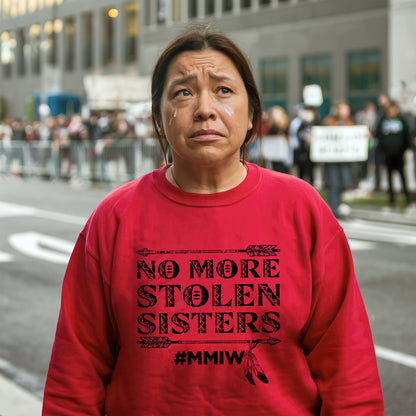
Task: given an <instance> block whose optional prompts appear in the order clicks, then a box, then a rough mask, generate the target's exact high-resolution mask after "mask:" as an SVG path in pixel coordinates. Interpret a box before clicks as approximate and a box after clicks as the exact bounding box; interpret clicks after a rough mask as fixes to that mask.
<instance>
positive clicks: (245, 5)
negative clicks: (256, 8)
mask: <svg viewBox="0 0 416 416" xmlns="http://www.w3.org/2000/svg"><path fill="white" fill-rule="evenodd" d="M240 1H241V2H240V7H241V8H242V9H249V8H250V7H251V0H240Z"/></svg>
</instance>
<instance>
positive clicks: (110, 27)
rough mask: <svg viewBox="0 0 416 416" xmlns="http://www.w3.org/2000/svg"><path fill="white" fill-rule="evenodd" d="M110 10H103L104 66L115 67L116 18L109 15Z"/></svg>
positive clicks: (102, 43)
mask: <svg viewBox="0 0 416 416" xmlns="http://www.w3.org/2000/svg"><path fill="white" fill-rule="evenodd" d="M109 10H110V9H109V8H105V9H103V10H102V42H101V45H102V64H103V65H104V66H113V65H114V18H112V17H110V16H109V15H108V12H109Z"/></svg>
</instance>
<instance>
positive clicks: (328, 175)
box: [323, 100, 355, 217]
mask: <svg viewBox="0 0 416 416" xmlns="http://www.w3.org/2000/svg"><path fill="white" fill-rule="evenodd" d="M323 124H324V125H325V126H353V125H354V124H355V123H354V119H353V118H352V117H351V107H350V105H349V104H348V103H347V102H346V101H343V100H340V101H337V102H336V103H335V109H334V114H333V115H330V116H328V117H326V118H325V119H324V120H323ZM324 166H325V183H326V188H327V190H328V204H329V207H330V208H331V211H332V212H333V213H334V215H335V216H336V217H343V216H345V215H348V214H349V207H347V206H346V205H345V204H341V202H342V201H341V194H342V193H343V192H344V191H346V190H347V189H350V188H351V183H352V178H351V163H348V162H335V163H334V162H331V163H325V165H324Z"/></svg>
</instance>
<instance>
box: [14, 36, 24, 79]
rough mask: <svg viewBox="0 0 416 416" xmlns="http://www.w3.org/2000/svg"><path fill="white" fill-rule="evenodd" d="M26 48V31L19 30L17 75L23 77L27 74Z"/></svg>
mask: <svg viewBox="0 0 416 416" xmlns="http://www.w3.org/2000/svg"><path fill="white" fill-rule="evenodd" d="M25 48H26V39H25V30H24V29H19V30H18V31H17V34H16V62H17V75H19V76H23V75H25V74H26V61H25Z"/></svg>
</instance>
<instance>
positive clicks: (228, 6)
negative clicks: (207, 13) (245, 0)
mask: <svg viewBox="0 0 416 416" xmlns="http://www.w3.org/2000/svg"><path fill="white" fill-rule="evenodd" d="M222 9H223V11H224V12H231V11H232V10H233V0H223V2H222Z"/></svg>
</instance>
